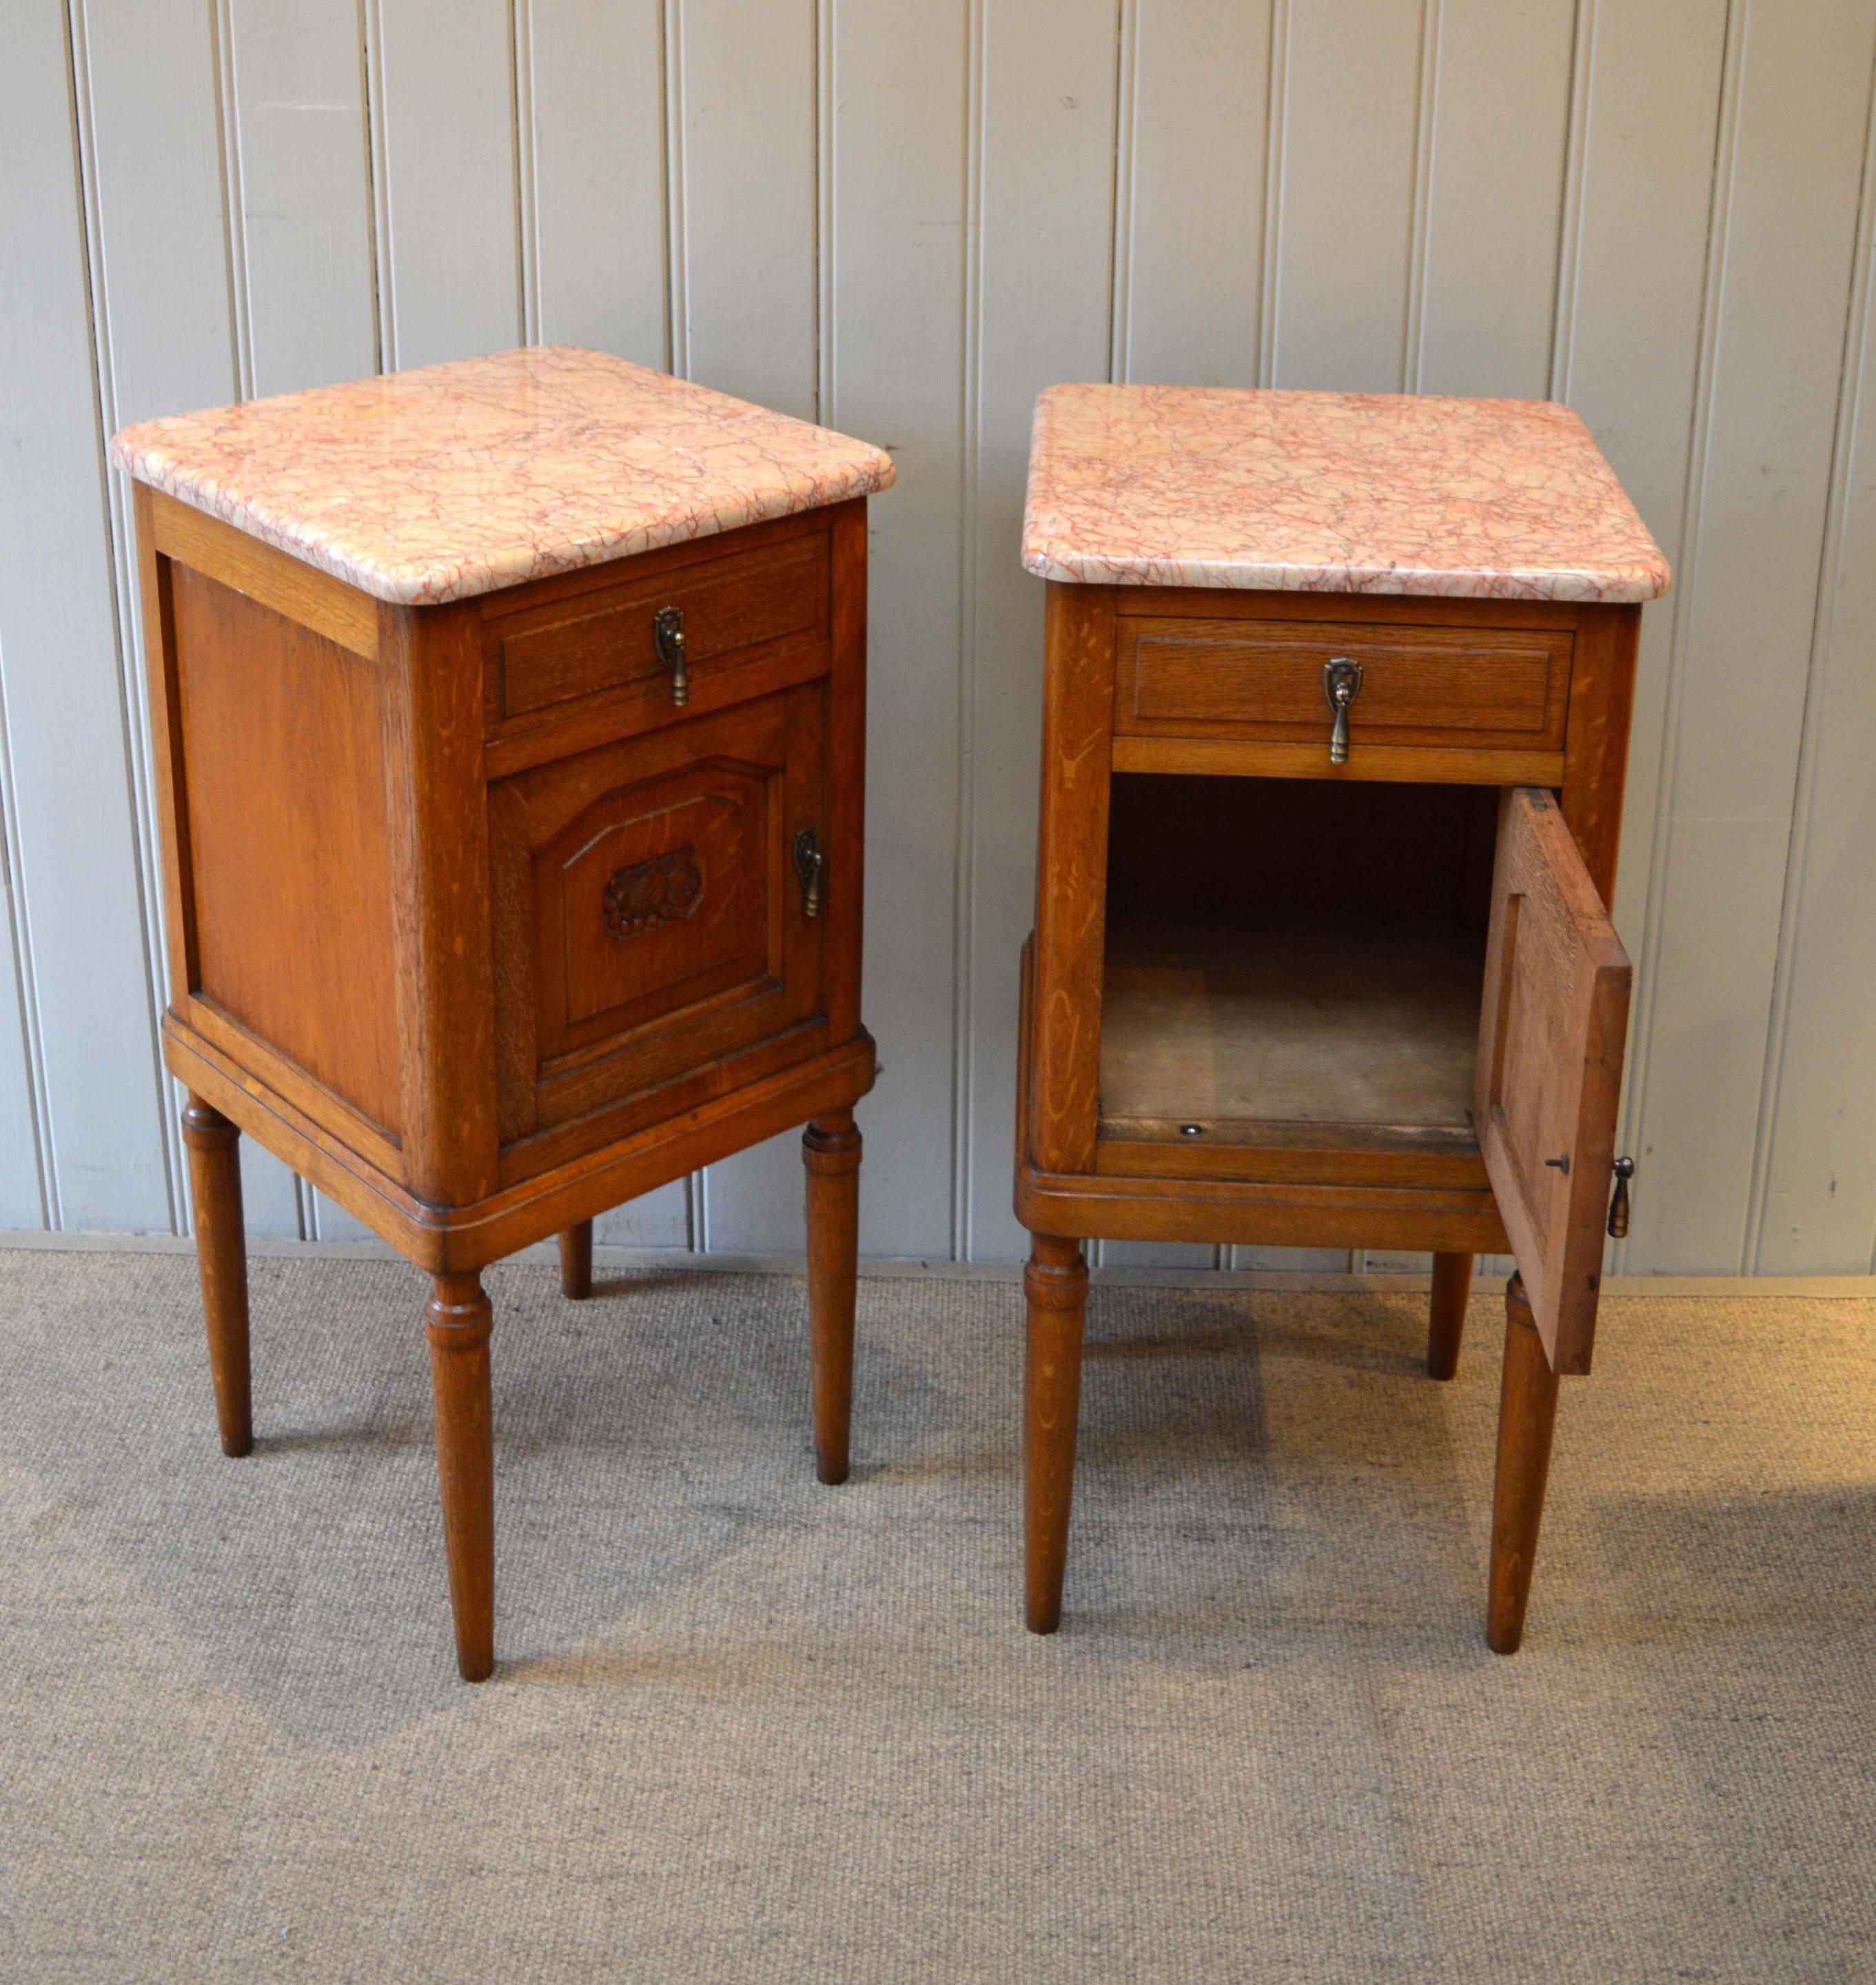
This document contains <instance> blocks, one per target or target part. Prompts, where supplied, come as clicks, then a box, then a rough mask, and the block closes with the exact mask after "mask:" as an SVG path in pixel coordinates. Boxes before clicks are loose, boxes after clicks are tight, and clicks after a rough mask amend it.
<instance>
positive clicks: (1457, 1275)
mask: <svg viewBox="0 0 1876 1985" xmlns="http://www.w3.org/2000/svg"><path fill="white" fill-rule="evenodd" d="M1472 1261H1473V1257H1472V1255H1470V1254H1435V1256H1434V1258H1433V1290H1432V1295H1431V1302H1430V1303H1429V1305H1428V1318H1427V1376H1428V1378H1429V1379H1450V1378H1451V1377H1452V1376H1453V1375H1454V1374H1455V1372H1457V1371H1458V1369H1459V1345H1460V1342H1461V1341H1462V1338H1464V1336H1465V1305H1466V1302H1467V1300H1468V1298H1469V1297H1470V1296H1471V1295H1472Z"/></svg>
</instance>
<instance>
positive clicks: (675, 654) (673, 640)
mask: <svg viewBox="0 0 1876 1985" xmlns="http://www.w3.org/2000/svg"><path fill="white" fill-rule="evenodd" d="M651 640H652V646H653V648H655V649H656V650H657V653H658V659H659V661H661V662H662V663H663V664H664V665H665V667H666V668H667V669H669V670H670V671H671V700H672V702H673V703H674V704H676V706H677V707H678V708H679V709H680V710H682V709H683V707H684V706H685V704H687V703H688V702H689V701H690V667H689V666H688V664H687V663H686V660H685V658H684V610H683V607H681V606H660V607H659V610H657V612H656V613H654V614H653V616H652V617H651Z"/></svg>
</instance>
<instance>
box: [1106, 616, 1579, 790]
mask: <svg viewBox="0 0 1876 1985" xmlns="http://www.w3.org/2000/svg"><path fill="white" fill-rule="evenodd" d="M1571 645H1572V641H1571V636H1569V634H1568V633H1555V632H1550V631H1545V630H1525V629H1511V628H1504V629H1501V628H1472V627H1398V628H1397V627H1384V626H1374V625H1364V624H1362V623H1358V622H1346V623H1342V622H1314V623H1311V622H1287V621H1258V622H1253V623H1247V622H1246V621H1243V620H1126V621H1123V623H1122V628H1121V635H1120V647H1119V654H1118V657H1117V666H1118V670H1119V675H1118V680H1117V683H1116V692H1117V693H1116V698H1115V709H1114V728H1115V730H1116V732H1117V733H1119V734H1122V735H1123V736H1133V737H1211V738H1221V737H1222V738H1230V739H1240V740H1243V741H1248V742H1254V743H1263V744H1288V745H1317V746H1319V747H1321V751H1322V754H1323V757H1324V761H1325V764H1326V761H1327V754H1328V745H1329V741H1330V733H1331V729H1332V727H1333V725H1334V714H1333V712H1332V710H1331V707H1330V706H1329V704H1328V701H1327V697H1326V695H1325V693H1324V683H1325V680H1326V671H1327V669H1328V667H1329V665H1330V664H1331V663H1334V662H1344V661H1345V662H1353V663H1357V664H1358V665H1359V667H1360V669H1361V683H1360V687H1359V689H1358V690H1357V694H1356V696H1355V697H1354V701H1353V702H1352V703H1351V704H1350V706H1349V710H1348V719H1349V722H1348V732H1349V747H1350V756H1351V758H1352V757H1354V754H1356V753H1358V752H1360V751H1362V750H1363V748H1364V747H1369V748H1374V747H1381V748H1393V749H1398V748H1401V747H1447V748H1451V747H1470V748H1472V749H1482V750H1486V751H1520V752H1533V751H1536V752H1550V751H1562V748H1563V735H1564V729H1565V722H1566V714H1567V711H1568V708H1569V680H1570V650H1571Z"/></svg>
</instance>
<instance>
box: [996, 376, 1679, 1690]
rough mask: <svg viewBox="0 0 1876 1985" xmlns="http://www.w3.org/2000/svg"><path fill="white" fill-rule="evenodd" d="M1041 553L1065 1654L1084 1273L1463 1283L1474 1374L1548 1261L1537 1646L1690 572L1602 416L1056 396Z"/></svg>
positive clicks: (1046, 1063) (1038, 1242)
mask: <svg viewBox="0 0 1876 1985" xmlns="http://www.w3.org/2000/svg"><path fill="white" fill-rule="evenodd" d="M1023 552H1024V562H1025V565H1026V566H1028V568H1029V569H1030V570H1031V571H1032V572H1033V573H1036V574H1038V575H1039V576H1042V577H1043V578H1044V579H1046V580H1048V581H1049V589H1048V598H1047V612H1046V615H1045V690H1044V707H1043V742H1042V815H1041V831H1040V838H1039V847H1038V854H1037V871H1036V911H1035V935H1034V936H1033V938H1032V940H1031V942H1030V944H1029V946H1028V947H1027V948H1026V949H1025V953H1024V957H1023V962H1022V977H1023V997H1022V1018H1021V1021H1020V1026H1021V1031H1022V1040H1021V1050H1020V1066H1019V1078H1018V1086H1019V1099H1018V1130H1017V1152H1016V1211H1017V1215H1018V1218H1019V1219H1020V1220H1021V1221H1022V1224H1024V1226H1025V1227H1026V1228H1029V1231H1030V1233H1031V1234H1032V1251H1031V1255H1030V1261H1029V1269H1028V1272H1027V1276H1026V1284H1025V1286H1026V1289H1027V1295H1028V1306H1029V1355H1028V1365H1027V1375H1026V1380H1025V1385H1026V1392H1027V1405H1026V1414H1025V1453H1026V1459H1025V1511H1026V1537H1027V1553H1028V1574H1027V1580H1028V1603H1027V1611H1028V1617H1029V1624H1030V1626H1031V1627H1033V1628H1034V1629H1035V1631H1038V1632H1042V1633H1046V1632H1049V1631H1052V1629H1053V1628H1054V1627H1055V1625H1056V1624H1057V1622H1058V1621H1059V1617H1060V1614H1061V1607H1062V1585H1063V1578H1064V1572H1065V1568H1066V1553H1067V1540H1068V1526H1069V1503H1070V1496H1071V1492H1072V1483H1073V1472H1074V1466H1075V1434H1076V1416H1077V1412H1078V1407H1079V1396H1080V1395H1079V1385H1080V1362H1081V1331H1082V1307H1083V1303H1084V1301H1085V1298H1086V1289H1087V1280H1088V1277H1087V1269H1086V1265H1085V1264H1084V1262H1083V1260H1082V1253H1081V1243H1082V1241H1083V1240H1084V1239H1086V1238H1089V1237H1091V1236H1100V1237H1103V1238H1112V1239H1123V1240H1144V1241H1210V1242H1220V1243H1223V1242H1240V1243H1249V1244H1260V1245H1264V1246H1274V1247H1304V1248H1325V1247H1326V1248H1356V1247H1373V1248H1407V1249H1425V1250H1429V1251H1431V1252H1432V1254H1433V1255H1434V1258H1435V1273H1434V1287H1433V1299H1432V1317H1431V1332H1430V1338H1429V1344H1428V1367H1429V1369H1430V1370H1431V1372H1432V1375H1434V1376H1435V1378H1441V1379H1444V1378H1450V1377H1451V1375H1452V1374H1453V1372H1454V1369H1455V1362H1456V1360H1457V1358H1458V1349H1459V1338H1460V1332H1461V1328H1462V1324H1463V1322H1464V1318H1465V1302H1466V1296H1467V1293H1468V1288H1469V1287H1470V1284H1471V1281H1472V1266H1473V1259H1474V1257H1475V1254H1480V1253H1496V1252H1509V1253H1511V1254H1513V1255H1514V1257H1515V1259H1516V1261H1517V1264H1518V1268H1519V1273H1518V1275H1516V1276H1515V1278H1513V1280H1512V1283H1511V1285H1510V1287H1509V1290H1508V1292H1507V1298H1506V1306H1507V1311H1508V1324H1507V1335H1506V1345H1505V1379H1504V1389H1503V1396H1502V1406H1501V1413H1500V1425H1499V1443H1498V1482H1497V1488H1496V1491H1495V1497H1496V1500H1495V1511H1494V1521H1493V1530H1492V1566H1491V1572H1490V1598H1489V1606H1488V1628H1487V1632H1488V1639H1489V1641H1490V1643H1491V1644H1492V1646H1493V1647H1495V1648H1497V1649H1498V1651H1501V1652H1504V1653H1509V1652H1511V1651H1513V1650H1515V1647H1517V1645H1518V1644H1519V1638H1520V1636H1521V1634H1522V1627H1523V1620H1524V1614H1525V1604H1526V1600H1527V1598H1528V1596H1529V1584H1530V1576H1531V1566H1532V1555H1533V1553H1534V1552H1535V1547H1536V1543H1537V1536H1538V1527H1539V1519H1540V1516H1541V1514H1542V1504H1543V1494H1544V1486H1545V1474H1546V1471H1547V1469H1548V1466H1549V1452H1550V1443H1551V1435H1552V1425H1553V1421H1554V1416H1555V1412H1556V1392H1557V1379H1558V1376H1559V1375H1560V1374H1562V1373H1566V1372H1587V1371H1588V1369H1589V1363H1590V1355H1591V1349H1592V1343H1593V1341H1594V1335H1595V1326H1596V1296H1597V1291H1598V1288H1599V1281H1600V1278H1601V1271H1602V1241H1603V1234H1604V1227H1605V1222H1606V1221H1608V1222H1609V1224H1610V1226H1611V1228H1612V1231H1613V1230H1618V1229H1620V1228H1623V1227H1624V1226H1625V1225H1626V1218H1627V1202H1626V1193H1627V1185H1626V1180H1627V1174H1628V1173H1629V1171H1632V1169H1633V1167H1631V1166H1629V1164H1628V1162H1627V1160H1621V1161H1619V1162H1618V1161H1617V1160H1616V1156H1615V1151H1614V1135H1615V1120H1616V1107H1617V1100H1618V1087H1619V1079H1620V1074H1621V1069H1622V1059H1623V1035H1624V1029H1625V1026H1626V1016H1627V1009H1628V999H1629V976H1630V975H1629V961H1628V959H1627V958H1626V956H1625V955H1624V953H1623V949H1622V946H1621V945H1620V943H1619V941H1618V940H1617V939H1616V934H1615V932H1614V930H1613V928H1612V927H1611V925H1610V923H1609V916H1608V912H1607V909H1606V905H1607V904H1608V902H1609V897H1610V894H1611V892H1612V890H1613V887H1614V883H1615V874H1616V841H1617V836H1618V832H1619V826H1620V821H1621V815H1622V791H1623V776H1624V761H1625V757H1626V747H1627V739H1628V726H1629V709H1630V704H1631V700H1632V697H1633V677H1634V666H1635V650H1636V633H1637V628H1638V624H1639V614H1640V605H1639V603H1640V602H1642V601H1643V600H1648V599H1652V598H1653V597H1655V596H1657V595H1658V594H1660V593H1661V592H1663V590H1664V589H1666V585H1667V580H1668V575H1667V570H1666V566H1665V564H1664V563H1663V561H1662V559H1661V556H1660V553H1659V552H1658V551H1657V550H1656V548H1655V546H1654V545H1653V542H1652V540H1651V539H1649V536H1648V533H1647V532H1646V529H1644V528H1643V525H1642V523H1641V522H1640V520H1639V518H1638V517H1637V516H1636V514H1635V512H1634V510H1633V508H1632V506H1631V505H1629V502H1628V501H1627V499H1626V497H1625V496H1624V495H1623V492H1622V491H1621V489H1620V488H1619V485H1617V484H1616V480H1615V479H1614V477H1613V475H1611V473H1610V472H1609V469H1608V467H1607V465H1606V464H1605V463H1604V462H1603V461H1602V457H1601V456H1600V455H1599V454H1598V452H1597V451H1596V447H1595V445H1594V443H1593V442H1592V441H1591V440H1590V438H1589V435H1588V434H1587V432H1586V431H1585V430H1584V428H1582V425H1581V423H1580V422H1579V421H1578V420H1577V419H1576V417H1575V416H1574V415H1572V414H1570V413H1569V412H1568V411H1566V409H1564V408H1561V407H1556V406H1552V405H1545V404H1541V403H1537V402H1529V401H1462V400H1439V399H1432V398H1402V397H1399V396H1392V395H1336V394H1314V393H1283V392H1233V391H1200V390H1196V389H1194V390H1186V389H1180V388H1159V387H1106V386H1062V387H1056V388H1052V390H1051V391H1049V392H1047V393H1045V394H1044V395H1043V396H1042V400H1041V401H1040V402H1039V405H1038V408H1037V410H1036V418H1035V435H1034V444H1033V448H1032V455H1031V462H1030V479H1029V506H1028V513H1027V517H1026V520H1025V535H1024V547H1023ZM1612 1184H1615V1187H1616V1190H1615V1192H1614V1194H1613V1204H1612V1191H1611V1188H1612Z"/></svg>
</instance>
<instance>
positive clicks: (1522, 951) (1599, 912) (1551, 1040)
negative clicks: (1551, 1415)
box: [1473, 788, 1632, 1372]
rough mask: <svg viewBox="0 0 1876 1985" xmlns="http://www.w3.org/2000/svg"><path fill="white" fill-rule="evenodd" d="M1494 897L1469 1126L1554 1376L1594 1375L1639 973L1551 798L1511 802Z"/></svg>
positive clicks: (1507, 801)
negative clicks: (1626, 1042) (1632, 988)
mask: <svg viewBox="0 0 1876 1985" xmlns="http://www.w3.org/2000/svg"><path fill="white" fill-rule="evenodd" d="M1492 889H1493V900H1492V929H1491V933H1490V935H1489V936H1488V938H1487V939H1486V945H1485V998H1484V1002H1483V1005H1482V1010H1481V1013H1480V1016H1479V1029H1478V1090H1477V1100H1476V1101H1475V1104H1474V1108H1473V1120H1474V1123H1475V1125H1476V1127H1477V1129H1478V1140H1479V1145H1480V1148H1481V1149H1482V1150H1483V1151H1484V1153H1485V1169H1486V1171H1487V1173H1488V1174H1489V1176H1490V1177H1491V1180H1492V1191H1493V1192H1494V1193H1495V1194H1496V1196H1497V1199H1498V1206H1499V1209H1500V1211H1502V1214H1503V1215H1504V1218H1505V1231H1506V1232H1507V1233H1508V1234H1509V1235H1510V1236H1511V1243H1512V1253H1514V1254H1515V1255H1516V1256H1517V1258H1518V1264H1519V1271H1520V1273H1521V1275H1522V1277H1523V1280H1524V1284H1525V1287H1526V1288H1529V1290H1530V1291H1532V1293H1531V1296H1530V1298H1529V1301H1530V1307H1531V1309H1532V1314H1533V1315H1534V1316H1535V1319H1536V1325H1537V1329H1538V1332H1539V1335H1541V1336H1542V1339H1543V1343H1544V1349H1545V1355H1547V1356H1548V1358H1549V1362H1550V1365H1551V1369H1552V1370H1553V1371H1557V1372H1587V1371H1588V1370H1589V1359H1590V1352H1591V1349H1592V1345H1593V1344H1594V1342H1595V1336H1596V1297H1597V1293H1598V1291H1599V1289H1600V1288H1601V1286H1602V1245H1603V1231H1602V1228H1603V1221H1604V1219H1605V1218H1606V1214H1607V1211H1608V1207H1609V1184H1610V1180H1611V1176H1612V1174H1611V1166H1612V1163H1613V1159H1614V1156H1615V1134H1616V1104H1617V1101H1618V1099H1619V1093H1620V1086H1621V1080H1622V1048H1623V1037H1624V1035H1625V1033H1626V1028H1627V1024H1628V1009H1629V982H1630V979H1631V976H1632V973H1631V969H1630V966H1629V960H1628V956H1627V954H1626V952H1624V951H1623V949H1622V945H1621V943H1620V942H1619V939H1617V938H1616V932H1615V927H1614V926H1613V925H1612V924H1611V923H1610V922H1609V918H1608V913H1607V912H1606V910H1605V909H1603V907H1602V898H1601V897H1600V896H1599V895H1598V894H1597V892H1596V888H1595V886H1594V885H1593V884H1592V882H1590V880H1589V874H1588V872H1587V871H1586V868H1584V866H1583V863H1582V857H1581V856H1580V855H1579V854H1578V852H1577V850H1576V843H1575V842H1574V841H1572V839H1571V838H1570V834H1569V828H1567V826H1566V825H1565V824H1564V821H1563V818H1562V814H1560V813H1559V811H1558V810H1557V807H1556V802H1555V801H1553V800H1552V798H1550V796H1549V794H1545V793H1539V792H1535V791H1531V790H1530V789H1529V788H1520V789H1519V790H1516V791H1512V792H1508V793H1507V794H1505V798H1504V803H1503V806H1502V811H1501V812H1500V815H1499V828H1498V868H1497V872H1496V873H1495V876H1494V878H1493V882H1492Z"/></svg>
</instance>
